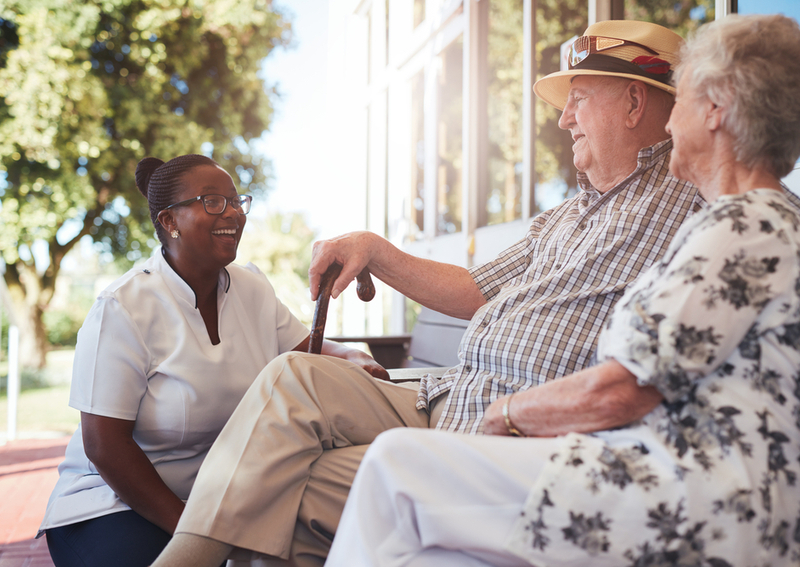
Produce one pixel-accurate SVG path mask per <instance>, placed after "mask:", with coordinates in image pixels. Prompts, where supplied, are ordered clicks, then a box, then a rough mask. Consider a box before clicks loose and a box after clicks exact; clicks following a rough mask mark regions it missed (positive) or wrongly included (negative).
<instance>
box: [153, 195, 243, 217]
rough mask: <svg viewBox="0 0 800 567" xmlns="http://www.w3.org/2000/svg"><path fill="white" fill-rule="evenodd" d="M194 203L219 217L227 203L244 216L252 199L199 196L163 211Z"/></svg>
mask: <svg viewBox="0 0 800 567" xmlns="http://www.w3.org/2000/svg"><path fill="white" fill-rule="evenodd" d="M195 201H203V208H204V209H205V210H206V212H207V213H208V214H209V215H221V214H222V213H224V212H225V209H226V208H227V206H228V203H230V204H231V207H233V209H234V210H235V211H236V212H237V213H239V214H240V215H246V214H247V213H249V212H250V204H251V203H252V202H253V197H251V196H250V195H236V196H235V197H231V198H228V197H226V196H225V195H200V196H199V197H192V198H191V199H186V200H185V201H179V202H177V203H173V204H171V205H170V206H169V207H166V208H165V209H164V210H165V211H166V210H168V209H171V208H172V207H180V206H182V205H191V204H192V203H194V202H195Z"/></svg>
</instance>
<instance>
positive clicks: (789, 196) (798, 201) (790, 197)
mask: <svg viewBox="0 0 800 567" xmlns="http://www.w3.org/2000/svg"><path fill="white" fill-rule="evenodd" d="M781 188H782V189H783V193H784V196H785V197H786V200H787V201H789V203H790V204H791V205H792V206H793V207H794V208H795V209H797V212H798V213H800V197H798V196H797V195H796V194H794V193H793V192H792V190H791V189H789V188H788V187H787V186H786V185H784V184H783V183H781Z"/></svg>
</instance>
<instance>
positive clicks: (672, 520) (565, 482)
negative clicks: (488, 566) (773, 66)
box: [509, 189, 800, 567]
mask: <svg viewBox="0 0 800 567" xmlns="http://www.w3.org/2000/svg"><path fill="white" fill-rule="evenodd" d="M798 290H800V216H798V213H797V211H796V210H795V209H794V207H793V205H792V203H791V202H790V200H789V198H788V197H787V196H786V195H783V194H781V193H779V192H777V191H772V190H769V189H759V190H755V191H750V192H748V193H746V194H744V195H737V196H723V197H720V198H719V199H718V200H717V201H715V202H714V203H713V204H712V206H711V207H710V208H709V210H708V211H706V212H704V213H701V214H698V215H697V216H695V217H694V218H693V219H692V220H691V221H689V222H688V223H687V225H686V226H685V227H683V228H682V229H681V231H680V232H679V233H678V235H677V236H676V238H675V240H674V241H673V243H672V245H671V246H670V247H669V249H668V251H667V253H666V254H665V257H664V259H663V260H661V261H660V262H658V263H657V264H656V265H655V266H654V267H653V268H652V269H651V270H649V271H648V272H647V273H646V274H645V275H644V276H643V277H642V278H641V279H640V280H639V281H637V282H636V284H634V285H633V286H632V287H631V289H630V291H629V292H628V293H627V294H626V295H625V297H624V298H623V299H622V301H620V303H619V304H618V305H617V307H616V308H615V309H614V312H613V314H612V315H611V318H610V319H609V322H608V326H607V328H606V329H605V330H604V331H603V333H602V335H601V337H600V341H599V345H598V358H599V360H601V361H602V360H607V359H611V358H613V359H616V360H617V361H619V362H620V363H621V364H623V365H624V366H625V367H626V368H628V369H629V370H630V371H631V372H633V373H634V374H635V375H636V377H637V379H638V382H639V384H640V385H642V386H648V385H651V386H655V387H656V388H657V389H658V390H659V392H661V393H662V394H663V395H664V397H665V401H664V402H663V403H662V404H661V405H659V406H658V407H657V408H656V409H655V410H653V411H652V412H651V413H650V414H648V415H647V416H646V417H645V418H644V419H643V420H641V422H639V423H636V424H633V425H631V426H629V427H625V428H622V429H617V430H613V431H605V432H600V433H597V434H594V435H578V434H570V435H567V436H565V437H564V438H563V444H562V447H563V448H562V449H561V450H560V451H556V452H555V453H554V454H553V455H552V456H551V458H550V464H549V465H548V466H547V467H546V470H545V472H544V473H543V474H542V475H541V477H540V479H539V480H538V481H537V484H536V485H535V487H534V488H533V490H532V492H531V493H530V496H529V499H528V501H527V503H526V507H525V515H524V516H523V518H522V519H521V520H520V521H519V523H518V525H517V527H516V529H515V533H514V535H513V537H512V540H511V542H510V546H509V547H510V548H511V549H513V550H514V551H515V552H516V553H518V554H519V555H521V556H522V557H524V558H525V559H527V560H528V561H530V562H531V563H533V564H537V565H555V564H562V563H560V562H559V561H556V562H552V561H551V560H550V559H552V558H554V557H556V558H559V560H560V561H561V560H563V561H564V562H565V563H566V561H567V560H568V559H574V560H577V561H579V562H580V561H583V562H582V563H579V564H584V565H592V566H600V565H632V566H637V565H652V566H660V565H696V566H698V567H700V566H709V567H727V566H734V565H737V566H738V565H741V566H748V567H750V566H767V565H771V566H773V567H775V566H778V565H800V483H799V482H798V481H799V480H800V479H798V474H800V295H799V294H798ZM546 558H550V559H546Z"/></svg>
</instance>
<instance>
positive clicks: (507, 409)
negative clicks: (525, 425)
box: [503, 392, 525, 437]
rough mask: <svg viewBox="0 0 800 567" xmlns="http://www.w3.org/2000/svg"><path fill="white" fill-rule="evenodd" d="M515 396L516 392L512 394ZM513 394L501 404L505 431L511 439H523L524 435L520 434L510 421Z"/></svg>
mask: <svg viewBox="0 0 800 567" xmlns="http://www.w3.org/2000/svg"><path fill="white" fill-rule="evenodd" d="M514 394H516V392H514ZM514 394H511V395H510V396H508V397H507V398H506V400H505V403H503V421H504V422H505V425H506V431H507V432H508V434H509V435H511V436H512V437H525V434H524V433H522V432H521V431H520V430H519V429H517V428H516V427H515V426H514V423H513V422H512V421H511V400H512V398H513V397H514Z"/></svg>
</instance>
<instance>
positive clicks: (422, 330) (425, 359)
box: [327, 307, 469, 368]
mask: <svg viewBox="0 0 800 567" xmlns="http://www.w3.org/2000/svg"><path fill="white" fill-rule="evenodd" d="M467 325H469V321H465V320H463V319H456V318H455V317H450V316H448V315H444V314H442V313H439V312H438V311H433V310H432V309H428V308H427V307H423V308H422V311H420V314H419V317H418V318H417V323H416V325H414V329H413V331H412V333H411V334H403V335H385V336H377V337H376V336H371V337H370V336H362V337H349V336H348V337H327V339H328V340H331V341H336V342H339V343H366V344H367V346H368V347H369V350H370V353H371V354H372V358H374V359H375V360H376V361H377V362H378V364H380V365H381V366H383V367H384V368H430V367H451V366H455V365H456V364H458V345H459V344H460V343H461V337H462V336H463V335H464V331H466V329H467Z"/></svg>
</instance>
